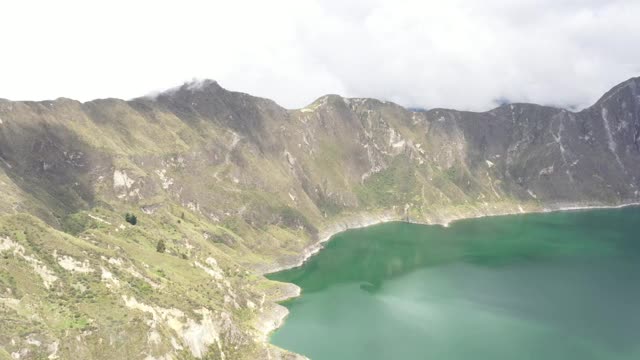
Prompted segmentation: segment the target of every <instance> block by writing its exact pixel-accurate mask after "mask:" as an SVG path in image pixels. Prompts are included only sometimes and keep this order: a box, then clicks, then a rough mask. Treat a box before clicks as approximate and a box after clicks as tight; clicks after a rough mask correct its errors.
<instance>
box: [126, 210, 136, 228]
mask: <svg viewBox="0 0 640 360" xmlns="http://www.w3.org/2000/svg"><path fill="white" fill-rule="evenodd" d="M124 219H125V220H126V221H127V222H128V223H129V224H131V225H135V224H137V223H138V218H137V217H136V216H135V215H134V214H130V213H127V214H126V215H125V216H124Z"/></svg>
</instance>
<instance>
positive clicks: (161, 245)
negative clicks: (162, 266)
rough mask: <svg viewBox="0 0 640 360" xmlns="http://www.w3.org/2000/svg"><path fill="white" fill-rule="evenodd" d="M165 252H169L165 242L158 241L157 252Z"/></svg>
mask: <svg viewBox="0 0 640 360" xmlns="http://www.w3.org/2000/svg"><path fill="white" fill-rule="evenodd" d="M165 250H167V247H166V245H165V244H164V240H162V239H160V240H158V245H156V251H157V252H159V253H163V252H164V251H165Z"/></svg>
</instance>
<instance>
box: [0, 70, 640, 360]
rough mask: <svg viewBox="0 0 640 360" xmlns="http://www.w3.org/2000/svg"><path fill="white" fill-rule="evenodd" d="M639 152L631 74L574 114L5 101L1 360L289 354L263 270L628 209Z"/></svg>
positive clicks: (177, 100) (234, 100)
mask: <svg viewBox="0 0 640 360" xmlns="http://www.w3.org/2000/svg"><path fill="white" fill-rule="evenodd" d="M639 160H640V79H639V78H635V79H630V80H628V81H626V82H624V83H622V84H620V85H618V86H616V87H615V88H613V89H612V90H611V91H609V92H608V93H607V94H605V95H604V96H603V97H602V98H601V99H600V100H599V101H598V102H597V103H596V104H594V105H593V106H591V107H589V108H587V109H584V110H582V111H580V112H571V111H568V110H565V109H558V108H552V107H545V106H539V105H533V104H508V105H504V106H501V107H499V108H496V109H493V110H491V111H488V112H484V113H472V112H461V111H455V110H448V109H432V110H428V111H411V110H408V109H405V108H403V107H401V106H398V105H396V104H393V103H389V102H384V101H378V100H374V99H354V98H350V99H349V98H343V97H340V96H336V95H327V96H323V97H321V98H319V99H318V100H316V101H315V102H313V103H312V104H310V105H309V106H307V107H305V108H302V109H296V110H288V109H284V108H282V107H280V106H278V105H277V104H276V103H274V102H273V101H270V100H267V99H262V98H256V97H253V96H250V95H247V94H243V93H237V92H231V91H227V90H225V89H223V88H222V87H220V86H219V85H218V84H217V83H216V82H214V81H203V82H197V83H189V84H184V85H183V86H181V87H179V88H175V89H172V90H169V91H166V92H164V93H161V94H159V95H157V96H155V97H153V98H151V97H143V98H138V99H133V100H130V101H123V100H118V99H104V100H95V101H90V102H86V103H81V102H78V101H74V100H70V99H57V100H55V101H43V102H12V101H7V100H0V318H1V319H2V326H1V327H0V359H3V358H7V359H11V358H19V359H32V358H34V359H35V358H49V359H56V358H60V359H68V358H87V359H123V358H127V359H145V358H146V359H171V358H212V359H218V358H219V359H244V358H246V359H253V358H273V359H277V358H289V357H291V358H293V357H295V355H294V354H290V353H287V352H286V351H282V350H280V349H276V348H274V347H271V346H269V345H267V344H265V338H266V335H265V334H266V333H267V332H268V331H269V330H270V329H272V328H273V327H274V326H277V323H278V322H279V321H280V320H281V317H282V316H283V315H284V313H283V311H282V308H281V307H279V306H278V305H275V303H274V301H275V300H277V299H279V298H282V297H285V296H287V295H289V294H292V293H295V288H292V287H289V286H287V285H283V284H278V283H274V282H270V281H268V280H266V279H265V278H263V277H262V276H261V274H262V273H264V272H265V271H269V270H273V269H277V268H279V267H282V266H288V265H292V264H295V263H297V262H299V261H300V259H301V257H302V256H303V255H304V254H305V253H308V252H309V251H310V249H311V250H312V249H313V245H314V244H317V242H318V241H320V240H323V239H325V238H326V237H327V236H328V235H330V234H331V232H333V231H337V230H340V229H343V228H345V227H349V226H357V225H360V224H367V223H370V222H373V221H376V220H392V219H397V220H409V221H416V222H424V223H442V222H446V221H449V220H451V219H456V218H463V217H470V216H481V215H490V214H501V213H513V212H525V211H536V210H543V209H553V208H561V207H566V206H587V205H618V204H624V203H634V202H638V201H640V193H639V191H640V189H639V188H638V187H639V186H640V183H639V181H638V179H639V177H640V166H638V165H637V164H638V163H639V162H638V161H639ZM126 213H133V214H135V215H136V216H137V218H138V222H137V224H136V225H132V224H129V223H128V222H126V221H125V217H124V216H125V214H126ZM161 240H162V241H163V242H164V244H165V246H166V250H165V251H164V252H158V251H157V244H158V242H160V241H161Z"/></svg>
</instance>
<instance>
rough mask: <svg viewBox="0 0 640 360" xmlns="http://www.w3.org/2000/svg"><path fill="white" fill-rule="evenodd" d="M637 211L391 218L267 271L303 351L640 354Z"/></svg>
mask: <svg viewBox="0 0 640 360" xmlns="http://www.w3.org/2000/svg"><path fill="white" fill-rule="evenodd" d="M639 234H640V209H639V208H625V209H616V210H591V211H579V212H559V213H548V214H531V215H520V216H504V217H493V218H483V219H473V220H465V221H460V222H456V223H454V224H452V225H451V226H450V227H449V228H444V227H441V226H421V225H411V224H404V223H389V224H383V225H377V226H372V227H369V228H365V229H358V230H350V231H347V232H344V233H341V234H338V235H336V236H335V237H334V238H333V239H332V241H330V242H329V243H328V244H327V246H326V248H325V249H324V250H322V251H321V252H320V253H319V254H318V255H317V256H315V257H313V258H312V259H310V260H309V261H308V262H307V263H306V264H305V265H304V266H303V267H301V268H297V269H292V270H288V271H284V272H280V273H277V274H273V275H270V276H269V277H270V278H271V279H275V280H279V281H285V282H292V283H295V284H297V285H299V286H300V287H301V288H302V292H303V295H302V297H300V298H297V299H293V300H291V301H288V302H286V303H284V305H285V306H287V307H288V308H289V310H290V311H291V313H290V315H289V317H288V318H287V320H286V322H285V324H284V326H283V327H282V328H281V329H279V330H277V331H276V332H275V333H274V334H273V336H272V338H271V342H272V343H273V344H275V345H278V346H280V347H283V348H285V349H289V350H292V351H295V352H298V353H300V354H304V355H306V356H308V357H310V358H312V359H314V360H325V359H327V360H339V359H437V360H443V359H444V360H446V359H491V360H495V359H509V360H518V359H536V360H538V359H545V360H548V359H559V360H560V359H562V360H568V359H581V360H586V359H634V360H637V359H640V235H639Z"/></svg>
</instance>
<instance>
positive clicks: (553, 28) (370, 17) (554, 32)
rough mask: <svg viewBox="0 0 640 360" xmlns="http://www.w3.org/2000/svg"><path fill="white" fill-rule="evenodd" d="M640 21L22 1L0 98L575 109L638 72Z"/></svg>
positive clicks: (453, 3) (528, 2)
mask: <svg viewBox="0 0 640 360" xmlns="http://www.w3.org/2000/svg"><path fill="white" fill-rule="evenodd" d="M345 3H347V4H345ZM639 18H640V2H638V1H635V0H613V1H611V0H609V1H605V0H602V1H595V0H564V1H563V0H538V1H534V0H521V1H511V0H485V1H477V0H448V1H432V0H420V1H419V0H374V1H364V0H356V1H349V2H346V1H344V0H327V1H320V0H274V1H260V0H256V1H248V0H239V1H195V0H183V1H180V2H174V1H166V2H165V1H158V0H156V1H124V0H113V1H109V2H97V1H96V2H90V1H86V0H85V1H72V0H59V1H46V0H45V1H35V0H23V1H15V2H10V3H7V4H3V21H2V22H0V32H1V33H2V34H3V40H2V42H1V43H0V46H1V47H2V55H0V79H1V80H0V97H6V98H11V99H36V100H39V99H47V98H55V97H59V96H65V97H72V98H77V99H80V100H90V99H93V98H98V97H121V98H131V97H136V96H141V95H144V94H146V93H149V92H151V91H154V90H161V89H165V88H169V87H172V86H175V85H178V84H180V83H182V82H183V81H186V80H189V79H191V78H194V77H197V78H213V79H216V80H218V81H219V82H220V83H221V85H222V86H224V87H226V88H229V89H232V90H238V91H244V92H249V93H252V94H255V95H259V96H265V97H269V98H272V99H274V100H276V101H277V102H279V103H280V104H282V105H284V106H287V107H301V106H304V105H306V104H308V103H310V102H311V101H313V100H314V99H315V98H317V97H319V96H321V95H323V94H325V93H339V94H342V95H346V96H358V97H364V96H366V97H376V98H384V99H388V100H392V101H395V102H398V103H400V104H403V105H407V106H421V107H454V108H460V109H474V110H486V109H488V108H490V107H492V106H493V105H494V101H495V100H496V99H499V98H507V99H510V100H512V101H527V102H539V103H545V104H556V105H561V106H568V105H575V106H578V107H581V106H586V105H589V104H591V103H593V102H594V101H595V100H596V99H597V98H598V97H599V96H600V95H601V94H602V93H603V92H604V91H606V90H608V89H609V88H610V87H612V86H613V85H615V84H616V83H618V82H621V81H623V80H626V79H627V78H629V77H631V76H637V75H640V47H638V46H637V44H640V21H638V19H639Z"/></svg>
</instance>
